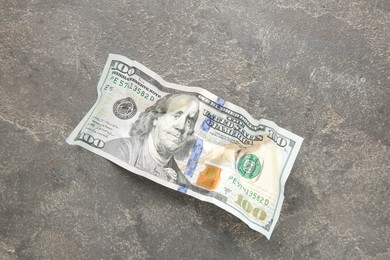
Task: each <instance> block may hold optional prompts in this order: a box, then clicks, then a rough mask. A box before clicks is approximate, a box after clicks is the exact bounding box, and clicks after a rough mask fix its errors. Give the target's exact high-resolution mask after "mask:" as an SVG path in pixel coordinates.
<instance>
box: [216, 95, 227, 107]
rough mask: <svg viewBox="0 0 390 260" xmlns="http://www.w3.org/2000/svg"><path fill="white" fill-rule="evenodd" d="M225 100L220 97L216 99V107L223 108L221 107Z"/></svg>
mask: <svg viewBox="0 0 390 260" xmlns="http://www.w3.org/2000/svg"><path fill="white" fill-rule="evenodd" d="M225 102H226V101H225V100H224V99H222V98H220V97H217V100H216V101H215V103H217V104H218V105H221V106H222V107H223V105H225Z"/></svg>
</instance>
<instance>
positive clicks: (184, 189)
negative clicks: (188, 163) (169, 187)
mask: <svg viewBox="0 0 390 260" xmlns="http://www.w3.org/2000/svg"><path fill="white" fill-rule="evenodd" d="M187 190H188V189H187V188H186V186H184V185H183V184H181V185H179V188H177V191H180V192H182V193H187Z"/></svg>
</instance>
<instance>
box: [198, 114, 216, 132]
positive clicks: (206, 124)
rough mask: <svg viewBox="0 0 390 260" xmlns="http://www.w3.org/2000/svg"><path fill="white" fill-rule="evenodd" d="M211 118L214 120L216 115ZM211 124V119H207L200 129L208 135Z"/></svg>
mask: <svg viewBox="0 0 390 260" xmlns="http://www.w3.org/2000/svg"><path fill="white" fill-rule="evenodd" d="M211 118H212V119H214V115H211ZM209 122H211V119H210V118H208V117H206V118H205V119H204V120H203V122H202V124H201V125H200V129H201V130H202V131H204V132H206V133H207V132H208V131H209V130H210V125H209V124H208V123H209Z"/></svg>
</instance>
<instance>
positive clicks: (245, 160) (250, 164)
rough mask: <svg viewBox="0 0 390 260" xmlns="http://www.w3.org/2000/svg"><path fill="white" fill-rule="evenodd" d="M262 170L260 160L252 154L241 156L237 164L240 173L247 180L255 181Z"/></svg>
mask: <svg viewBox="0 0 390 260" xmlns="http://www.w3.org/2000/svg"><path fill="white" fill-rule="evenodd" d="M262 168H263V167H262V165H261V163H260V160H259V158H258V157H257V156H256V155H254V154H251V153H247V154H244V155H243V156H241V158H240V160H238V163H237V170H238V172H239V173H240V174H241V176H242V177H244V178H246V179H253V178H255V177H257V176H258V175H259V174H260V172H261V170H262Z"/></svg>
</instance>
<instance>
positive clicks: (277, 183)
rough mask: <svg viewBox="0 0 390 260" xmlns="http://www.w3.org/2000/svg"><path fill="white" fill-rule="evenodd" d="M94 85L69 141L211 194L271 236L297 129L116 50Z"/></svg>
mask: <svg viewBox="0 0 390 260" xmlns="http://www.w3.org/2000/svg"><path fill="white" fill-rule="evenodd" d="M97 91H98V98H97V101H96V103H95V105H94V106H93V107H92V108H91V110H90V111H89V112H88V113H87V115H86V116H85V117H84V118H83V120H82V121H81V122H80V123H79V124H78V126H77V127H76V128H75V130H74V131H73V132H72V133H71V135H70V136H69V137H68V139H67V142H68V143H69V144H74V145H80V146H82V147H84V148H86V149H87V150H90V151H92V152H94V153H96V154H98V155H100V156H103V157H105V158H107V159H108V160H110V161H112V162H114V163H116V164H118V165H120V166H122V167H124V168H126V169H128V170H129V171H131V172H133V173H136V174H139V175H141V176H144V177H146V178H148V179H151V180H153V181H155V182H157V183H160V184H162V185H164V186H166V187H169V188H171V189H175V190H178V191H180V192H183V193H186V194H188V195H191V196H193V197H196V198H198V199H200V200H203V201H208V202H211V203H213V204H215V205H217V206H219V207H221V208H223V209H225V210H226V211H228V212H230V213H232V214H233V215H235V216H237V217H239V218H240V219H241V220H243V221H244V222H245V223H247V224H248V225H249V226H250V227H251V228H253V229H254V230H257V231H259V232H260V233H262V234H264V235H265V236H266V237H267V238H268V239H269V238H270V236H271V233H272V231H273V229H274V227H275V224H276V222H277V220H278V218H279V214H280V210H281V207H282V202H283V198H284V194H283V192H284V184H285V182H286V180H287V177H288V175H289V174H290V171H291V168H292V166H293V163H294V161H295V158H296V156H297V153H298V151H299V148H300V146H301V144H302V140H303V139H302V138H301V137H299V136H297V135H295V134H293V133H291V132H289V131H287V130H285V129H282V128H280V127H278V126H277V125H276V124H275V123H273V122H271V121H268V120H264V119H261V120H256V119H254V118H253V117H252V116H250V115H249V114H248V112H246V111H245V110H244V109H243V108H241V107H239V106H236V105H234V104H232V103H230V102H228V101H226V100H224V99H223V98H221V97H218V96H216V95H214V94H212V93H210V92H208V91H207V90H205V89H202V88H197V87H187V86H181V85H177V84H173V83H169V82H166V81H164V80H163V79H162V78H161V77H160V76H158V75H157V74H156V73H154V72H153V71H151V70H150V69H148V68H146V67H145V66H143V65H142V64H140V63H138V62H136V61H132V60H130V59H128V58H126V57H123V56H120V55H115V54H110V55H109V57H108V60H107V63H106V65H105V67H104V70H103V73H102V76H101V78H100V81H99V83H98V85H97Z"/></svg>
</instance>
